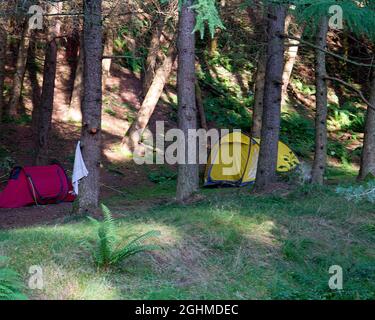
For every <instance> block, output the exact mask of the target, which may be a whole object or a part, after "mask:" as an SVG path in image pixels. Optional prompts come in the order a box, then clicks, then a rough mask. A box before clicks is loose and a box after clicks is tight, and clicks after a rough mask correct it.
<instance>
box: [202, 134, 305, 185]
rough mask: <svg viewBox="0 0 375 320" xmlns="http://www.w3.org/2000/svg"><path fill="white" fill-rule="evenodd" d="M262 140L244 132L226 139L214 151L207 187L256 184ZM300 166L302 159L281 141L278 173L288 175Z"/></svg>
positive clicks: (209, 163) (207, 177)
mask: <svg viewBox="0 0 375 320" xmlns="http://www.w3.org/2000/svg"><path fill="white" fill-rule="evenodd" d="M259 148H260V140H259V139H255V138H250V137H248V136H247V135H245V134H243V133H241V132H233V133H230V134H227V135H225V136H223V137H222V138H221V139H220V140H219V141H218V142H217V143H216V144H215V145H214V146H213V148H212V150H211V153H210V156H209V158H208V163H207V166H206V172H205V181H204V182H205V186H210V185H218V184H228V185H234V186H243V185H246V184H249V183H252V182H254V181H255V177H256V171H257V164H258V156H259ZM298 164H299V161H298V158H297V157H296V155H295V154H294V153H293V151H292V150H290V149H289V148H288V146H286V145H285V144H284V143H282V142H279V148H278V160H277V171H278V172H287V171H290V170H292V169H294V168H295V167H296V166H297V165H298Z"/></svg>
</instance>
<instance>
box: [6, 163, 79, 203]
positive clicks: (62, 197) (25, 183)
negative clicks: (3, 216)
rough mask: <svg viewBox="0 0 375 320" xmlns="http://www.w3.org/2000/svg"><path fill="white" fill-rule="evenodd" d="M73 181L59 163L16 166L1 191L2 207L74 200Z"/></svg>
mask: <svg viewBox="0 0 375 320" xmlns="http://www.w3.org/2000/svg"><path fill="white" fill-rule="evenodd" d="M72 190H73V188H72V183H71V182H70V180H69V179H68V177H67V175H66V173H65V170H64V169H63V168H62V167H61V166H60V165H58V164H53V165H50V166H44V167H15V168H14V169H13V170H12V172H11V174H10V178H9V181H8V184H7V186H6V187H5V189H4V191H3V192H1V193H0V208H20V207H25V206H28V205H33V204H39V205H46V204H52V203H59V202H72V201H74V199H75V196H74V194H73V192H72Z"/></svg>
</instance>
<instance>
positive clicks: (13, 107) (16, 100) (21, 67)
mask: <svg viewBox="0 0 375 320" xmlns="http://www.w3.org/2000/svg"><path fill="white" fill-rule="evenodd" d="M29 31H30V30H29V23H28V21H27V20H26V22H25V23H24V26H23V30H22V34H21V40H20V44H19V48H18V55H17V62H16V72H15V74H14V78H13V87H12V93H11V98H10V101H9V105H8V108H7V115H8V116H9V117H12V118H15V117H18V115H19V112H18V111H19V110H18V108H19V104H20V101H21V94H22V87H23V80H24V76H25V70H26V60H27V52H28V49H29V44H30V38H29Z"/></svg>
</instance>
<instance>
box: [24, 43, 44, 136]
mask: <svg viewBox="0 0 375 320" xmlns="http://www.w3.org/2000/svg"><path fill="white" fill-rule="evenodd" d="M35 59H36V44H35V42H34V43H31V44H30V46H29V52H28V55H27V64H26V68H27V72H28V75H29V80H30V85H31V90H32V96H31V101H32V104H33V111H32V115H31V119H32V129H33V135H34V137H35V136H36V135H37V132H38V116H39V112H38V110H39V108H40V99H41V88H40V85H39V81H38V69H37V63H36V61H35Z"/></svg>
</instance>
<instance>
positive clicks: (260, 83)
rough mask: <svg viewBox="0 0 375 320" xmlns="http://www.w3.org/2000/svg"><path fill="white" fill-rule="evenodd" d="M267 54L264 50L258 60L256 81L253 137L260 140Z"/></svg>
mask: <svg viewBox="0 0 375 320" xmlns="http://www.w3.org/2000/svg"><path fill="white" fill-rule="evenodd" d="M266 67H267V54H266V52H264V51H263V50H262V51H261V52H260V57H259V60H258V66H257V74H256V80H255V96H254V108H253V121H252V125H251V136H252V137H254V138H259V137H260V135H261V132H262V117H263V100H264V82H265V78H266Z"/></svg>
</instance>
